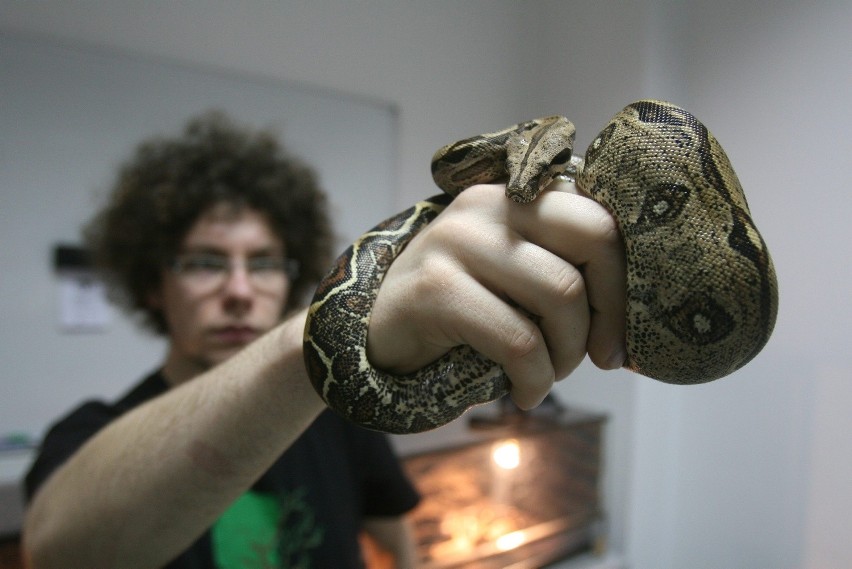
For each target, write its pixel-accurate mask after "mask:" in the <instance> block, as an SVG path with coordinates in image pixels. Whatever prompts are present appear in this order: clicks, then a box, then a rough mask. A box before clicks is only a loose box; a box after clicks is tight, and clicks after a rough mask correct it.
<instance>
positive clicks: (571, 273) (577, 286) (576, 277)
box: [553, 265, 586, 304]
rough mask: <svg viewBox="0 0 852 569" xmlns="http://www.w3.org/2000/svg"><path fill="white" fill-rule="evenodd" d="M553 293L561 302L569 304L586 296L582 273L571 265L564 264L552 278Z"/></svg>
mask: <svg viewBox="0 0 852 569" xmlns="http://www.w3.org/2000/svg"><path fill="white" fill-rule="evenodd" d="M553 295H554V297H555V298H557V299H559V302H560V303H561V304H571V303H573V302H576V301H577V300H580V299H585V297H586V283H585V280H584V279H583V274H582V273H581V272H580V271H578V270H577V269H576V268H575V267H573V266H572V265H566V266H564V267H563V268H562V270H561V271H559V274H558V275H557V277H556V278H555V279H554V280H553Z"/></svg>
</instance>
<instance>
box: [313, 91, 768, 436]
mask: <svg viewBox="0 0 852 569" xmlns="http://www.w3.org/2000/svg"><path fill="white" fill-rule="evenodd" d="M573 138H574V127H573V125H571V123H570V122H568V121H567V120H566V119H565V118H564V117H549V118H547V119H538V120H534V121H529V122H525V123H520V124H518V125H514V126H512V127H510V128H508V129H505V130H502V131H499V132H495V133H490V134H484V135H481V136H476V137H472V138H469V139H466V140H463V141H460V142H456V143H454V144H450V145H447V146H445V147H443V148H442V149H440V150H439V151H438V152H437V153H436V154H435V157H434V158H433V162H432V172H433V176H434V178H435V181H436V183H437V184H438V186H439V187H441V189H443V190H444V191H445V192H447V193H446V194H444V195H439V196H436V197H433V198H430V199H428V200H425V201H423V202H420V203H418V204H416V205H415V206H414V207H412V208H410V209H408V210H406V211H404V212H402V213H400V214H398V215H396V216H394V217H392V218H390V219H388V220H386V221H384V222H383V223H381V224H380V225H378V226H377V227H375V228H374V229H373V230H371V231H370V232H368V233H365V234H364V235H362V236H361V237H360V238H359V239H358V240H357V241H356V242H355V243H354V244H353V245H352V246H351V247H350V248H349V249H348V250H347V251H346V252H345V253H344V254H343V255H342V256H341V257H340V258H339V259H338V260H337V264H336V265H335V267H334V268H333V269H332V270H331V271H330V272H329V274H328V275H327V276H326V277H325V279H324V280H323V281H322V282H321V283H320V285H319V288H318V289H317V291H316V295H315V297H314V300H313V303H312V304H311V307H310V310H309V314H308V321H307V324H306V328H305V343H304V352H305V362H306V365H307V369H308V373H309V375H310V378H311V381H312V382H313V385H314V387H315V388H316V389H317V392H318V393H319V394H320V395H321V396H322V397H323V399H324V400H325V401H326V402H327V403H328V405H329V406H330V407H331V408H332V409H334V410H336V411H337V412H339V413H341V414H342V415H344V416H345V417H347V418H348V419H350V420H352V421H354V422H356V423H359V424H361V425H364V426H366V427H369V428H372V429H377V430H381V431H386V432H393V433H413V432H419V431H424V430H428V429H432V428H435V427H438V426H441V425H443V424H445V423H448V422H450V421H452V420H453V419H455V418H457V417H458V416H459V415H461V414H462V413H463V412H464V411H465V410H466V409H468V408H470V407H471V406H473V405H477V404H480V403H485V402H488V401H492V400H494V399H496V398H498V397H500V396H502V395H504V394H505V393H507V391H508V390H509V387H510V385H509V381H508V379H507V378H506V376H505V374H504V373H503V371H502V369H501V368H500V367H499V366H498V365H496V364H495V363H494V362H491V361H490V360H487V359H486V358H484V357H482V356H480V355H479V354H477V353H476V352H474V351H473V350H472V349H471V348H469V347H468V346H459V347H456V348H454V349H453V350H451V351H450V352H449V353H447V354H446V355H445V356H444V357H442V358H441V359H439V360H438V361H436V362H434V363H432V364H430V365H429V366H427V367H426V368H424V369H422V370H420V371H418V372H417V373H414V374H411V375H407V376H393V375H389V374H386V373H384V372H382V371H380V370H377V369H375V368H373V367H372V366H371V365H370V364H369V362H368V361H367V357H366V347H365V346H366V343H367V327H368V324H369V318H370V312H371V310H372V306H373V303H374V301H375V298H376V294H377V292H378V288H379V285H380V283H381V280H382V278H383V276H384V274H385V272H386V271H387V269H388V267H389V266H390V264H391V263H392V262H393V259H394V258H396V256H397V255H398V254H399V253H400V251H402V249H403V248H404V247H405V245H406V244H407V243H408V241H409V240H410V239H411V238H412V237H413V236H414V235H415V234H416V233H417V232H418V231H419V230H420V229H421V228H422V227H423V226H424V225H426V224H427V223H429V222H430V221H432V220H433V219H434V218H435V217H436V216H437V215H438V214H439V213H440V212H441V211H442V210H443V209H444V208H445V207H446V205H447V204H448V203H449V202H450V201H451V200H452V196H455V195H458V193H459V192H461V191H462V190H464V188H466V187H468V186H471V185H473V184H477V183H488V182H507V191H506V193H507V195H508V196H509V197H510V198H511V199H513V200H515V201H519V202H527V201H530V200H532V199H535V197H536V196H537V195H538V193H540V191H541V189H543V188H544V187H546V186H547V185H548V184H549V183H550V181H552V180H553V178H554V177H556V176H558V175H560V174H562V173H563V171H566V170H567V172H568V173H569V174H570V175H571V176H572V177H575V178H576V182H577V185H578V186H579V187H580V189H582V190H584V191H585V192H586V193H588V194H589V195H590V196H592V197H593V198H594V199H595V200H597V201H598V202H600V203H601V204H603V205H604V206H605V207H606V208H607V209H608V210H609V211H610V212H611V213H612V215H613V217H614V218H615V219H616V221H617V222H618V225H619V229H620V231H621V235H622V238H623V240H624V243H625V248H626V255H627V305H628V306H627V352H628V359H627V362H626V363H625V367H627V368H629V369H631V370H633V371H636V372H637V373H640V374H642V375H646V376H648V377H652V378H654V379H658V380H660V381H664V382H667V383H677V384H692V383H703V382H707V381H712V380H715V379H718V378H720V377H723V376H725V375H728V374H730V373H731V372H733V371H735V370H737V369H739V368H740V367H742V366H743V365H745V364H746V363H747V362H749V361H750V360H751V359H752V358H753V357H754V356H755V355H757V353H758V352H759V351H760V350H761V349H762V348H763V346H764V345H765V344H766V342H767V340H768V339H769V335H770V334H771V332H772V329H773V327H774V324H775V316H776V312H777V309H778V287H777V283H776V277H775V270H774V268H773V265H772V260H771V259H770V257H769V252H768V251H767V248H766V245H765V243H764V242H763V238H762V237H761V236H760V233H758V231H757V228H756V227H755V225H754V223H753V221H752V220H751V214H750V212H749V209H748V204H747V203H746V199H745V196H744V194H743V191H742V187H741V186H740V183H739V180H738V179H737V176H736V174H735V173H734V170H733V167H732V166H731V164H730V162H729V160H728V158H727V156H726V155H725V152H724V151H723V150H722V147H721V146H720V145H719V143H718V142H717V141H716V139H715V138H714V137H713V135H712V134H710V132H709V131H708V130H707V128H706V127H705V126H704V125H703V124H702V123H701V122H700V121H698V119H696V118H695V117H694V116H693V115H691V114H690V113H688V112H686V111H684V110H683V109H681V108H679V107H677V106H675V105H672V104H669V103H664V102H660V101H650V100H649V101H638V102H636V103H633V104H631V105H629V106H627V107H626V108H625V109H624V110H623V111H621V112H620V113H619V114H617V115H615V117H613V118H612V120H611V121H610V122H609V123H608V124H607V126H606V127H605V128H604V130H603V131H602V132H601V133H600V134H599V135H598V137H597V138H595V140H594V141H593V142H592V144H591V145H590V146H589V148H588V150H587V151H586V156H585V162H584V161H583V160H581V159H578V158H574V159H571V151H572V146H573Z"/></svg>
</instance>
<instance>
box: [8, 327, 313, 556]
mask: <svg viewBox="0 0 852 569" xmlns="http://www.w3.org/2000/svg"><path fill="white" fill-rule="evenodd" d="M303 328H304V313H299V314H298V315H296V316H295V317H293V318H291V319H289V320H288V321H287V322H285V323H284V324H282V325H281V326H279V327H278V328H276V329H275V330H273V331H271V332H270V333H268V334H267V335H265V336H264V337H262V338H260V339H259V340H258V341H257V342H255V343H253V344H251V345H250V346H248V347H247V348H246V349H245V350H243V351H242V352H241V353H239V354H237V355H236V356H234V357H233V358H231V359H230V360H228V361H227V362H225V363H224V364H222V365H221V366H219V367H217V368H215V369H214V370H212V371H210V372H208V373H206V374H204V375H202V376H199V377H198V378H196V379H195V380H193V381H190V382H187V383H185V384H184V385H182V386H180V387H177V388H175V389H172V390H170V391H169V392H168V393H166V394H165V395H163V396H162V397H159V398H157V399H155V400H152V401H151V402H149V403H147V404H145V405H143V406H140V407H139V408H137V409H135V410H133V411H131V412H129V413H127V414H126V415H124V416H123V417H121V418H120V419H119V420H117V421H115V422H114V423H112V424H111V425H109V426H108V427H106V428H104V429H103V430H102V431H101V432H100V433H98V434H97V435H96V436H95V437H93V438H92V439H91V440H90V441H89V442H88V443H87V444H86V445H84V446H83V447H82V448H81V449H80V451H79V452H77V453H76V454H75V455H74V456H73V457H72V458H71V459H69V461H68V462H67V463H66V464H65V465H63V466H62V467H61V468H60V469H58V470H57V471H56V472H55V473H54V475H53V476H51V478H50V479H49V480H48V481H47V482H46V483H45V485H44V486H43V487H42V488H41V489H40V491H39V492H38V493H37V495H36V496H35V499H34V501H33V503H32V505H31V507H30V509H29V511H28V514H27V518H26V521H25V527H24V539H25V548H26V550H27V551H28V553H29V554H30V555H31V562H32V564H33V566H34V567H37V568H39V569H41V568H49V567H65V568H67V567H86V568H92V569H96V568H98V567H127V568H133V567H145V568H150V567H159V566H162V565H164V564H165V563H166V562H168V561H169V560H170V559H172V558H173V557H175V556H176V555H177V554H179V553H180V552H181V551H183V550H184V549H186V548H187V547H188V546H189V545H190V544H191V543H192V542H193V541H194V540H195V539H196V538H197V537H198V536H199V535H200V534H201V533H203V531H204V530H205V529H206V528H207V527H209V526H210V525H211V524H212V523H213V522H214V521H215V520H216V519H217V518H218V516H219V515H220V514H221V513H222V512H223V511H224V510H225V509H227V507H228V506H229V505H230V504H231V502H233V500H235V499H236V498H237V497H238V496H239V495H240V494H241V493H243V492H244V491H245V490H246V489H247V488H249V487H250V486H251V484H252V483H253V482H254V481H255V480H256V479H257V478H258V477H259V476H260V475H261V474H262V473H263V472H264V471H265V470H266V469H267V468H268V467H269V466H270V465H271V464H272V463H273V462H274V461H275V459H276V458H278V456H280V454H281V453H282V452H283V451H284V450H285V449H286V448H287V447H288V446H289V445H290V444H291V443H292V442H293V441H294V440H295V439H296V438H298V436H299V435H300V434H301V433H302V432H303V431H304V429H305V428H306V427H307V426H308V425H309V424H310V423H311V422H312V421H313V420H314V418H316V416H317V415H318V414H319V412H320V411H321V410H322V409H323V404H322V401H321V400H320V399H319V397H318V396H317V395H316V393H315V392H314V391H313V389H312V387H311V385H310V383H309V382H308V381H307V378H306V376H305V371H304V365H303V363H302V350H301V343H302V330H303ZM128 488H132V489H133V491H132V492H131V491H128Z"/></svg>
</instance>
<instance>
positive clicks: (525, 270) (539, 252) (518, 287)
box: [477, 240, 590, 379]
mask: <svg viewBox="0 0 852 569" xmlns="http://www.w3.org/2000/svg"><path fill="white" fill-rule="evenodd" d="M477 270H478V276H479V278H480V279H481V280H482V282H483V283H484V284H485V286H487V287H488V288H489V289H491V290H492V291H494V292H495V293H496V294H499V295H502V296H505V297H508V298H509V299H510V301H511V302H512V303H514V304H517V305H519V306H520V307H521V308H522V309H523V310H524V311H525V312H526V313H528V314H529V315H530V316H531V317H532V318H533V320H534V322H535V323H536V324H537V325H538V326H539V328H540V329H541V332H542V334H543V336H544V339H545V343H546V344H547V349H548V353H549V355H550V359H551V362H552V365H553V367H554V371H555V374H556V378H557V379H562V378H563V377H566V376H567V375H569V374H570V373H571V372H572V371H574V369H575V368H576V367H577V366H578V365H579V364H580V362H582V360H583V358H584V357H585V356H586V344H587V337H588V334H589V322H590V309H589V303H588V300H587V296H586V286H585V281H584V278H583V275H582V273H581V272H580V271H579V270H577V269H576V268H575V267H574V266H572V265H571V264H570V263H568V262H566V261H565V260H564V259H562V258H560V257H557V256H556V255H554V254H552V253H550V252H549V251H547V250H545V249H542V248H540V247H538V246H537V245H534V244H532V243H529V242H527V241H524V240H516V241H515V242H511V240H510V242H509V243H507V244H504V245H503V246H501V247H491V248H489V249H488V250H486V251H485V252H484V253H483V254H482V255H481V257H480V263H479V264H478V266H477Z"/></svg>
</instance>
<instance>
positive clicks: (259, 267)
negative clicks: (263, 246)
mask: <svg viewBox="0 0 852 569" xmlns="http://www.w3.org/2000/svg"><path fill="white" fill-rule="evenodd" d="M248 269H249V271H251V272H268V271H269V272H271V271H274V272H279V271H282V270H283V269H284V260H283V259H281V258H279V257H255V258H254V259H251V260H249V262H248Z"/></svg>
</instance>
